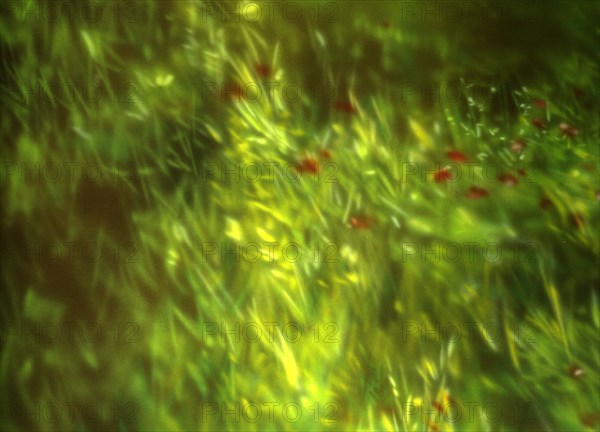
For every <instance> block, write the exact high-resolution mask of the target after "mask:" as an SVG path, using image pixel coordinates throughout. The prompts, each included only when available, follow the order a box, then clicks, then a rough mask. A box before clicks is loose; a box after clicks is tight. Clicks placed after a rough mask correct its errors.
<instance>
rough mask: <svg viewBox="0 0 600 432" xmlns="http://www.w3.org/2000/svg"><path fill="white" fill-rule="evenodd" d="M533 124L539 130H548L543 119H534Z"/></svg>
mask: <svg viewBox="0 0 600 432" xmlns="http://www.w3.org/2000/svg"><path fill="white" fill-rule="evenodd" d="M531 124H532V125H534V126H535V127H536V128H538V129H546V123H545V122H544V120H542V119H541V118H537V117H536V118H534V119H533V120H531Z"/></svg>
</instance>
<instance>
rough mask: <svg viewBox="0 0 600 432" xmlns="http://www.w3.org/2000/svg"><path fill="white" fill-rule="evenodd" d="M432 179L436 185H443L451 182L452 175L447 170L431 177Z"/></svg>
mask: <svg viewBox="0 0 600 432" xmlns="http://www.w3.org/2000/svg"><path fill="white" fill-rule="evenodd" d="M433 179H434V180H435V182H436V183H444V182H447V181H448V180H452V174H450V171H448V170H447V169H442V170H439V171H438V172H436V173H435V174H434V175H433Z"/></svg>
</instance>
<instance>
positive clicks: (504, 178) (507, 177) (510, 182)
mask: <svg viewBox="0 0 600 432" xmlns="http://www.w3.org/2000/svg"><path fill="white" fill-rule="evenodd" d="M498 180H500V181H501V182H502V183H504V184H505V185H506V186H515V185H516V184H517V183H519V180H517V178H516V177H515V176H514V175H512V174H501V175H500V176H499V177H498Z"/></svg>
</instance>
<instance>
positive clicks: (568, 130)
mask: <svg viewBox="0 0 600 432" xmlns="http://www.w3.org/2000/svg"><path fill="white" fill-rule="evenodd" d="M558 127H559V128H560V130H561V131H562V132H563V133H564V134H565V135H567V136H568V137H569V138H575V137H576V136H577V135H579V129H577V128H575V127H573V126H571V125H570V124H568V123H564V122H563V123H561V124H560V125H558Z"/></svg>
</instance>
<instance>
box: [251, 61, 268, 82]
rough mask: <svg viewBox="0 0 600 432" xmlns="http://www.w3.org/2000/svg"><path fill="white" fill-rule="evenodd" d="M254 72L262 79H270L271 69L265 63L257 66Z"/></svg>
mask: <svg viewBox="0 0 600 432" xmlns="http://www.w3.org/2000/svg"><path fill="white" fill-rule="evenodd" d="M254 70H255V71H256V73H257V74H258V76H259V77H261V78H268V77H269V76H270V75H271V68H270V67H269V66H267V65H266V64H264V63H257V64H255V65H254Z"/></svg>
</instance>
